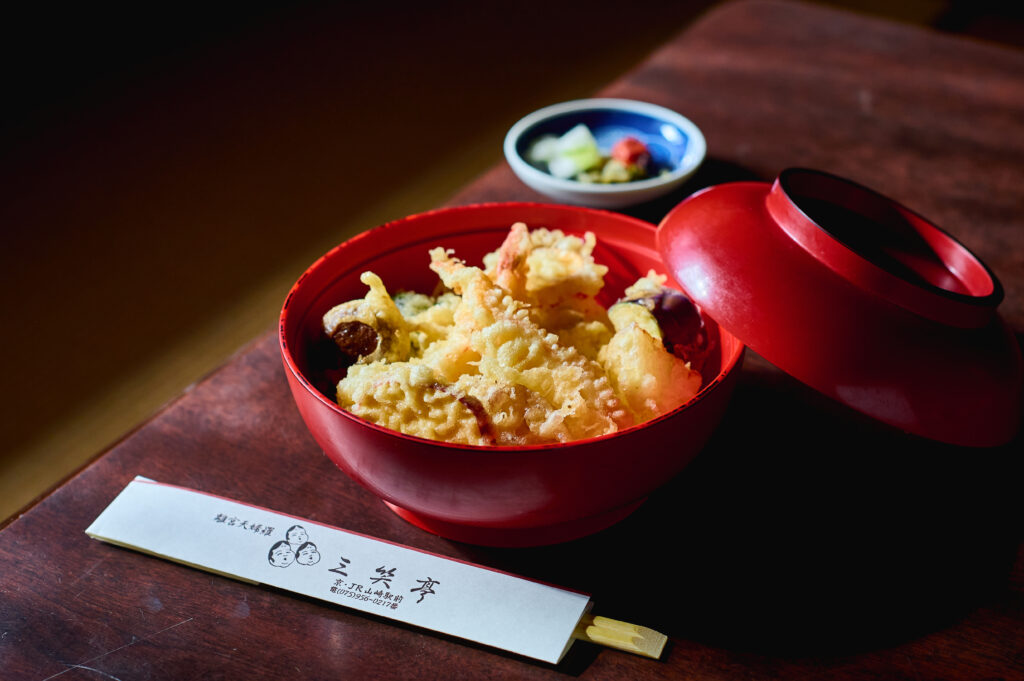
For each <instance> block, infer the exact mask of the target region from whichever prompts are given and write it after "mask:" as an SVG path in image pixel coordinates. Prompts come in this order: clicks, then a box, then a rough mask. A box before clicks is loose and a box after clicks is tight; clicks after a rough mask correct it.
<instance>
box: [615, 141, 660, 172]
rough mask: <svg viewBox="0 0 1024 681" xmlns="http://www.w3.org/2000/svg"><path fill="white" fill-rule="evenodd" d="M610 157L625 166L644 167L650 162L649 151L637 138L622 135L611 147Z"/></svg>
mask: <svg viewBox="0 0 1024 681" xmlns="http://www.w3.org/2000/svg"><path fill="white" fill-rule="evenodd" d="M612 158H614V159H615V160H616V161H618V162H619V163H622V164H623V165H625V166H637V167H639V168H646V167H647V165H648V164H649V163H650V162H651V152H650V151H648V150H647V145H645V144H644V143H643V142H641V141H640V140H638V139H637V138H635V137H623V138H622V139H620V140H619V141H618V142H616V143H615V146H613V147H612Z"/></svg>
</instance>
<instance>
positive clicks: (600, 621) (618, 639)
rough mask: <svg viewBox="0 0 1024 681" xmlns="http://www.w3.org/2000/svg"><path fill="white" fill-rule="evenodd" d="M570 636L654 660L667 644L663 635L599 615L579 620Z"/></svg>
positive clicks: (587, 616)
mask: <svg viewBox="0 0 1024 681" xmlns="http://www.w3.org/2000/svg"><path fill="white" fill-rule="evenodd" d="M572 635H573V638H575V639H577V640H579V641H589V642H591V643H597V644H598V645H602V646H607V647H609V648H615V649H617V650H624V651H626V652H629V653H635V654H636V655H643V656H644V657H651V658H654V659H655V660H656V659H658V658H660V657H661V653H662V651H663V650H664V649H665V643H667V642H668V637H667V636H665V634H662V633H659V632H657V631H655V630H654V629H649V628H647V627H641V626H639V625H636V624H630V623H628V622H620V621H619V620H613V619H611V618H608V617H601V616H600V615H598V616H596V617H595V616H594V615H591V614H589V613H588V614H586V615H584V616H583V618H582V619H580V623H579V624H578V625H576V630H575V631H574V632H573V634H572Z"/></svg>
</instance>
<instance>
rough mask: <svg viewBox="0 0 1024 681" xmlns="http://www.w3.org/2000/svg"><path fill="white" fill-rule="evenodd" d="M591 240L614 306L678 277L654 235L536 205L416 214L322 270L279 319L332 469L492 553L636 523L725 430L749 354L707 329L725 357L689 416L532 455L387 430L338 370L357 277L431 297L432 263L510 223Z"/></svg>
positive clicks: (625, 222) (633, 223) (707, 374)
mask: <svg viewBox="0 0 1024 681" xmlns="http://www.w3.org/2000/svg"><path fill="white" fill-rule="evenodd" d="M517 221H523V222H526V223H527V225H528V226H529V227H530V228H536V227H548V228H552V229H561V230H563V231H565V232H570V233H577V234H581V233H583V232H584V231H591V232H594V233H595V234H596V236H597V241H598V245H597V248H596V249H595V258H596V259H597V261H598V262H600V263H602V264H605V265H607V266H608V268H609V272H608V275H607V276H606V277H605V292H606V295H607V296H608V298H607V299H606V300H604V301H602V302H604V303H605V304H610V303H612V302H614V300H615V299H616V298H618V297H619V296H620V295H621V294H622V291H623V290H624V289H625V287H626V286H628V285H629V284H631V283H633V282H634V281H635V280H636V279H637V277H639V276H642V275H644V274H646V273H647V271H648V269H651V268H654V269H655V270H657V271H658V272H662V273H667V272H666V268H665V266H664V265H663V264H662V262H661V258H660V256H659V254H658V251H657V248H656V245H655V227H654V226H653V225H651V224H648V223H646V222H642V221H640V220H635V219H633V218H630V217H627V216H624V215H619V214H615V213H609V212H604V211H597V210H590V209H585V208H577V207H570V206H559V205H546V204H535V203H499V204H487V205H475V206H463V207H458V208H450V209H445V210H438V211H433V212H429V213H423V214H420V215H413V216H411V217H407V218H404V219H401V220H398V221H396V222H391V223H388V224H386V225H383V226H381V227H377V228H376V229H372V230H370V231H368V232H365V233H363V234H361V235H359V236H357V237H355V238H353V239H350V240H349V241H346V242H345V243H343V244H341V245H340V246H338V247H336V248H335V249H333V250H332V251H330V252H329V253H327V254H326V255H325V256H323V257H322V258H320V259H319V260H318V261H316V262H315V263H314V264H313V265H312V267H310V268H309V269H308V270H307V271H306V272H305V274H303V275H302V277H301V278H300V279H299V280H298V282H297V283H296V284H295V286H294V287H293V288H292V290H291V292H290V293H289V294H288V298H287V300H286V301H285V304H284V309H283V310H282V313H281V324H280V344H281V353H282V358H283V360H284V365H285V373H286V375H287V377H288V383H289V386H290V388H291V390H292V394H293V396H294V398H295V402H296V404H297V405H298V407H299V412H300V413H301V414H302V418H303V419H304V420H305V422H306V425H307V426H308V427H309V430H310V432H311V433H312V434H313V437H314V438H315V439H316V441H317V442H318V443H319V444H320V446H321V447H322V448H323V450H324V452H325V453H326V454H327V456H328V457H329V458H330V459H331V460H332V461H333V462H334V463H335V464H337V466H338V467H339V468H341V469H342V470H343V471H344V472H345V473H347V474H348V475H349V476H350V477H351V478H353V479H354V480H355V481H357V482H358V483H360V484H361V485H362V486H364V487H365V488H366V489H368V490H369V491H370V492H372V493H373V494H375V495H377V496H378V497H380V498H381V499H383V500H384V501H385V503H387V504H388V506H389V507H390V508H391V509H392V510H394V511H395V512H396V513H398V514H399V515H400V516H401V517H403V518H405V519H406V520H408V521H409V522H412V523H413V524H415V525H417V526H419V527H421V528H423V529H426V530H429V531H431V532H434V533H437V534H440V535H442V536H445V537H448V538H450V539H455V540H458V541H465V542H469V543H475V544H486V545H494V546H529V545H540V544H548V543H555V542H560V541H567V540H569V539H573V538H576V537H580V536H584V535H586V534H590V533H592V532H596V531H598V530H600V529H603V528H605V527H607V526H609V525H611V524H613V523H615V522H617V521H619V520H621V519H622V518H624V517H626V516H627V515H629V513H631V512H632V511H633V510H634V509H635V508H636V507H637V506H639V505H640V504H641V503H642V502H643V500H644V499H645V498H646V497H647V495H649V494H650V493H651V492H653V491H654V490H655V489H657V488H658V487H659V486H660V485H662V484H664V483H665V482H667V481H668V480H669V479H671V478H672V477H673V476H675V475H676V474H677V473H678V472H679V471H681V470H682V469H683V468H684V467H685V466H686V465H687V464H688V463H689V462H690V461H691V460H692V459H693V458H694V457H695V456H696V454H697V453H698V452H699V451H700V449H701V448H702V447H703V446H704V444H705V442H706V441H707V439H708V438H709V437H710V435H711V433H712V431H713V430H714V428H715V427H716V425H717V424H718V422H719V421H720V419H721V417H722V415H723V413H724V411H725V408H726V404H727V403H728V400H729V396H730V394H731V392H732V388H733V385H734V383H735V380H736V377H737V376H738V374H739V368H740V364H741V361H742V356H743V344H742V343H740V342H739V341H738V340H737V339H736V338H735V337H733V336H732V335H730V334H729V333H727V332H725V331H724V330H721V329H719V328H718V326H717V325H716V324H715V323H714V322H713V321H712V320H710V319H708V320H706V322H707V325H708V327H709V328H708V331H709V336H710V338H711V339H712V341H713V346H714V348H715V349H714V351H713V352H712V354H711V356H709V358H708V359H707V361H706V362H705V364H704V368H703V370H702V374H703V376H704V387H703V389H702V390H701V391H700V392H699V393H698V394H697V395H696V396H695V397H694V398H693V399H692V400H690V401H689V402H688V403H687V404H685V405H683V406H681V407H679V408H678V409H675V410H674V411H671V412H669V413H667V414H664V415H662V416H660V417H659V418H657V419H655V420H653V421H649V422H647V423H644V424H641V425H639V426H635V427H633V428H630V429H628V430H624V431H621V432H619V433H616V434H613V435H609V436H604V437H600V438H593V439H589V440H583V441H579V442H572V443H565V444H555V445H541V446H529V447H514V448H513V447H474V446H464V445H452V444H445V443H440V442H434V441H431V440H425V439H422V438H417V437H410V436H408V435H403V434H401V433H398V432H395V431H392V430H388V429H386V428H382V427H380V426H377V425H374V424H372V423H369V422H367V421H364V420H362V419H360V418H358V417H356V416H354V415H352V414H350V413H348V412H346V411H344V410H343V409H341V408H340V407H338V406H337V404H335V402H334V400H333V397H332V396H333V385H332V384H331V380H330V379H329V378H328V376H327V373H326V369H327V368H328V367H329V362H330V360H329V359H327V357H328V356H329V352H326V351H325V342H326V343H327V344H329V343H330V341H329V340H328V341H325V340H324V339H323V338H322V336H323V332H322V330H321V318H322V316H323V314H324V312H326V311H327V310H328V309H330V308H331V307H332V306H334V305H336V304H338V303H340V302H344V301H346V300H351V299H354V298H361V297H363V296H364V295H365V293H366V287H365V286H364V285H363V284H362V283H360V281H359V275H360V274H361V273H362V272H364V271H367V270H371V271H373V272H375V273H377V274H378V275H380V276H381V278H382V279H383V280H384V282H385V284H386V285H387V286H388V288H389V290H391V291H395V290H398V289H409V290H416V291H422V292H427V293H429V292H431V291H432V290H433V289H434V286H435V284H436V281H437V277H436V275H434V273H433V272H431V271H430V270H429V269H428V264H429V261H430V259H429V256H428V254H427V252H428V250H429V249H431V248H434V247H436V246H443V247H445V248H451V249H454V250H455V253H456V255H457V256H458V257H460V258H462V259H464V260H466V261H467V262H468V263H470V264H477V265H479V264H480V263H481V259H482V257H483V255H484V254H485V253H487V252H488V251H491V250H494V249H495V248H497V247H498V245H499V244H500V243H501V242H502V240H503V239H504V237H505V235H506V234H507V232H508V229H509V227H510V226H511V225H512V223H514V222H517Z"/></svg>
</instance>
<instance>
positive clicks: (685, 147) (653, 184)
mask: <svg viewBox="0 0 1024 681" xmlns="http://www.w3.org/2000/svg"><path fill="white" fill-rule="evenodd" d="M579 123H584V124H586V125H587V127H589V128H590V129H591V132H593V134H594V137H595V138H596V139H597V142H598V146H599V147H600V148H601V150H602V152H603V153H608V151H609V150H610V148H611V146H612V145H613V144H614V143H615V142H617V141H618V140H619V139H621V138H622V137H625V136H627V135H628V136H632V137H636V138H637V139H639V140H640V141H641V142H643V143H644V144H645V145H647V147H648V149H649V150H650V152H651V157H652V159H653V160H654V162H655V164H656V165H658V166H660V167H663V168H668V169H669V171H668V172H666V173H663V174H661V175H657V176H655V177H650V178H646V179H643V180H635V181H632V182H623V183H617V184H589V183H584V182H578V181H576V180H572V179H561V178H557V177H555V176H553V175H551V174H550V173H548V172H546V171H545V170H542V169H541V168H538V167H536V166H535V165H533V164H531V163H530V162H528V161H527V160H526V152H527V150H528V149H529V146H530V145H531V144H532V143H533V142H534V141H535V140H536V139H538V138H539V137H541V136H543V135H556V136H557V135H561V134H563V133H565V132H567V131H568V130H569V129H570V128H572V127H573V126H575V125H577V124H579ZM504 152H505V157H506V158H507V159H508V162H509V165H510V166H512V170H513V171H514V172H515V173H516V175H518V176H519V177H520V179H522V180H523V181H524V182H525V183H526V184H528V185H529V186H531V187H533V188H534V189H537V190H538V191H542V192H543V191H544V190H545V189H550V190H552V191H555V192H559V191H560V192H570V193H573V194H578V195H581V196H586V195H593V196H594V198H598V197H600V196H601V195H614V194H624V195H639V194H643V195H645V196H646V197H647V198H653V197H654V196H655V195H656V194H655V193H652V192H656V191H657V189H658V188H665V190H666V191H668V189H670V188H672V187H675V186H676V185H678V184H680V183H682V182H683V181H684V180H685V179H687V178H688V177H690V175H692V174H693V173H694V171H696V169H697V168H698V167H699V166H700V164H701V162H702V161H703V160H704V156H705V154H706V153H707V144H706V142H705V140H704V135H703V134H702V133H701V131H700V129H699V128H698V127H697V126H696V125H694V124H693V122H692V121H690V120H689V119H688V118H686V117H684V116H682V115H680V114H678V113H676V112H675V111H672V110H671V109H667V108H665V107H662V106H658V105H656V104H651V103H648V102H639V101H635V100H629V99H613V98H596V99H578V100H573V101H569V102H562V103H560V104H553V105H551V106H548V107H544V108H543V109H539V110H537V111H534V112H533V113H531V114H529V115H527V116H525V117H523V118H522V119H520V120H519V121H518V122H516V123H515V125H513V126H512V127H511V129H509V131H508V134H507V135H506V136H505V143H504ZM608 198H611V197H608Z"/></svg>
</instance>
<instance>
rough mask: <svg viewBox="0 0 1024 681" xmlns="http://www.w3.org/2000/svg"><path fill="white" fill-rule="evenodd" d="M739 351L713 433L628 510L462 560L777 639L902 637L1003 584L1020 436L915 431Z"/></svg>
mask: <svg viewBox="0 0 1024 681" xmlns="http://www.w3.org/2000/svg"><path fill="white" fill-rule="evenodd" d="M750 360H751V361H749V362H748V365H747V367H746V368H745V369H744V373H743V376H742V377H741V381H740V384H739V386H738V387H737V390H736V394H735V397H734V399H733V402H732V404H731V405H730V411H729V413H728V415H727V416H726V419H725V421H724V422H723V424H722V426H721V427H720V428H719V429H718V431H717V433H716V435H715V437H714V439H713V440H712V442H711V443H710V444H709V446H708V447H707V448H706V449H705V450H704V451H703V452H702V454H701V455H700V456H699V457H698V459H697V460H696V461H695V462H694V463H693V464H692V465H691V466H690V467H689V468H687V469H686V470H685V471H684V472H683V473H682V474H681V475H679V476H678V477H677V478H676V479H675V480H674V481H673V482H672V483H671V484H670V485H669V486H668V487H667V488H664V489H662V490H660V491H659V492H658V493H657V494H656V495H654V496H653V497H652V498H651V499H649V500H648V502H647V503H646V504H645V505H644V506H642V507H641V508H640V510H638V511H637V512H636V513H634V514H633V515H632V516H631V517H630V518H629V519H627V520H626V521H625V522H623V523H621V524H619V525H618V526H616V527H614V528H611V529H609V530H606V531H605V532H602V533H600V534H598V535H594V536H592V537H589V538H585V539H581V540H578V541H575V542H571V543H568V544H564V545H561V546H552V547H546V548H539V549H532V550H528V551H504V550H491V549H475V551H478V553H477V555H474V556H473V558H472V559H473V560H478V561H480V562H483V563H486V564H491V565H496V566H500V567H502V568H504V569H508V570H511V571H514V572H518V573H520V574H525V575H529V576H533V577H537V578H540V579H545V580H549V581H552V582H554V583H557V584H563V585H566V586H571V587H573V588H578V589H582V590H585V591H588V592H590V593H592V594H593V595H594V599H595V603H596V606H595V612H596V613H597V614H604V615H607V616H609V617H613V618H616V619H623V620H627V621H631V622H635V623H637V624H643V625H645V626H650V627H652V628H655V629H658V630H660V631H663V632H664V633H666V634H669V635H670V636H672V637H674V638H677V639H681V640H690V641H697V642H701V643H705V644H708V645H712V646H716V647H723V648H729V649H733V650H749V651H754V652H764V653H771V654H776V655H797V656H799V655H828V654H845V653H851V652H855V651H859V650H868V649H872V648H877V647H882V646H887V645H891V644H894V643H898V642H900V641H906V640H909V639H912V638H915V637H918V636H920V635H922V634H925V633H927V632H929V631H935V630H938V629H941V628H943V627H946V626H948V625H950V624H952V623H953V622H955V621H956V620H957V619H958V618H961V617H963V616H964V615H965V614H967V613H968V612H969V611H970V610H972V609H974V608H976V607H979V606H982V605H984V604H985V602H986V600H987V599H989V598H990V597H992V596H994V595H995V594H996V593H997V592H998V590H1000V589H1004V588H1006V577H1007V575H1008V572H1009V570H1010V569H1011V567H1012V561H1013V558H1014V555H1015V550H1016V547H1017V545H1018V542H1019V539H1020V532H1019V530H1020V527H1019V524H1018V523H1017V522H1016V521H1015V520H1013V518H1015V517H1016V515H1015V513H1014V512H1015V510H1017V507H1016V505H1015V504H1014V502H1013V499H1014V498H1015V496H1016V493H1017V491H1018V488H1017V485H1018V482H1017V481H1019V480H1020V476H1019V461H1018V460H1017V459H1018V458H1019V457H1015V456H1013V455H1012V454H1011V452H1013V451H1020V446H1019V445H1020V442H1019V441H1018V442H1017V443H1015V446H1013V447H1006V448H1003V449H998V450H978V449H963V448H957V447H952V446H944V445H940V444H936V443H933V442H927V441H924V440H922V439H919V438H915V437H910V436H907V435H904V434H902V433H898V432H894V431H893V430H892V429H889V428H888V427H885V426H882V425H879V424H876V423H873V422H869V421H868V420H867V419H864V418H861V417H859V416H858V415H855V414H851V412H850V411H849V410H848V409H846V408H845V407H842V406H840V405H838V404H836V403H833V402H831V401H830V400H828V399H827V398H825V397H823V396H821V395H818V394H817V393H814V392H813V391H812V390H810V389H808V388H806V387H805V386H803V385H802V384H799V383H798V382H797V381H795V380H793V379H791V378H789V377H788V376H786V375H785V374H782V373H781V372H779V371H778V370H776V369H775V368H774V367H771V366H770V365H768V364H767V363H766V362H764V360H762V359H761V358H759V357H757V356H753V357H751V358H750ZM1018 440H1020V438H1018ZM623 465H629V464H628V463H627V462H626V461H625V459H624V462H623Z"/></svg>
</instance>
